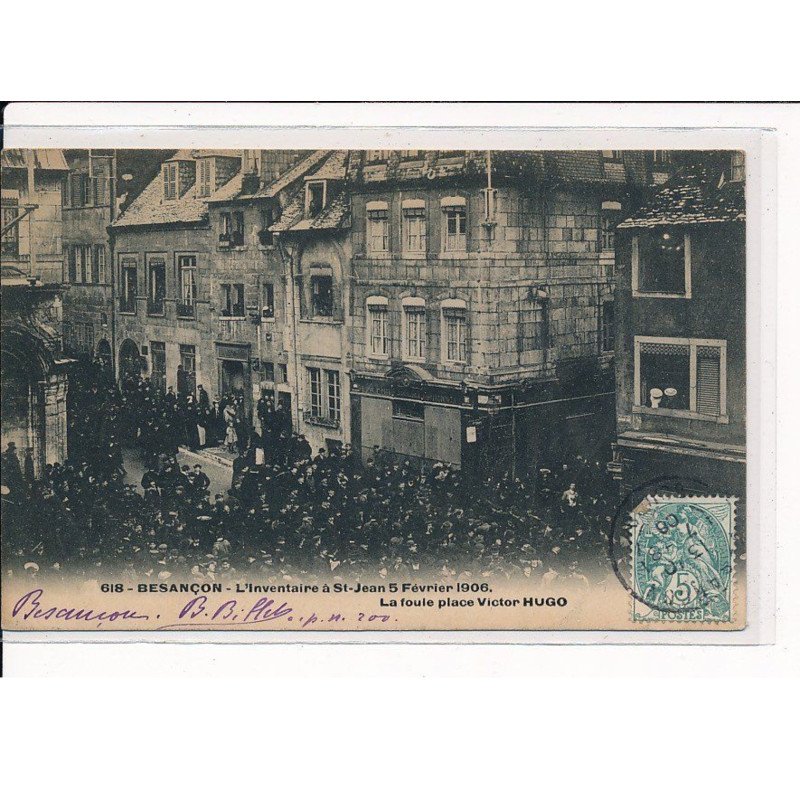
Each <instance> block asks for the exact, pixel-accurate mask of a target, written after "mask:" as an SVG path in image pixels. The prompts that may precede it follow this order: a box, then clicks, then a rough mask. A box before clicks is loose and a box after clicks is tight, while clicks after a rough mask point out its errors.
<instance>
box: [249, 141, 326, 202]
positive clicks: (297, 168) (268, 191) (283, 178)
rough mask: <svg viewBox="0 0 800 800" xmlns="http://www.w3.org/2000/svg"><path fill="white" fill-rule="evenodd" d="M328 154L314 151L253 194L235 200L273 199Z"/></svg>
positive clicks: (323, 151) (324, 151) (322, 151)
mask: <svg viewBox="0 0 800 800" xmlns="http://www.w3.org/2000/svg"><path fill="white" fill-rule="evenodd" d="M330 152H331V151H330V150H315V151H314V152H313V153H312V154H311V155H310V156H306V157H305V158H301V159H300V161H298V162H297V163H296V164H295V165H294V166H292V167H290V168H289V169H288V170H286V172H284V173H283V174H282V175H279V176H278V177H277V178H276V179H275V180H274V181H273V182H272V183H270V184H268V185H267V186H263V187H261V188H260V189H259V190H258V191H257V192H253V193H252V194H240V195H239V196H238V197H237V198H236V199H237V200H251V199H258V198H268V197H275V196H276V195H277V194H278V193H279V192H282V191H283V190H284V189H286V188H287V187H289V186H291V184H292V183H293V182H294V181H296V180H299V179H300V178H302V177H303V175H304V174H305V173H306V172H308V171H309V170H312V169H314V167H316V166H317V165H318V164H319V163H320V162H321V161H322V160H323V159H324V158H325V157H326V156H328V155H329V154H330Z"/></svg>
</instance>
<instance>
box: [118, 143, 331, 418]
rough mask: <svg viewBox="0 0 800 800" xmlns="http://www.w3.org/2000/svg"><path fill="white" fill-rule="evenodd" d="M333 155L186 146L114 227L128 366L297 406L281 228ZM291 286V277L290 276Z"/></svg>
mask: <svg viewBox="0 0 800 800" xmlns="http://www.w3.org/2000/svg"><path fill="white" fill-rule="evenodd" d="M326 155H327V151H319V152H316V153H308V152H303V151H296V150H263V151H236V152H231V151H211V150H198V151H190V150H184V151H180V152H178V153H176V154H174V155H172V156H171V157H170V158H167V159H166V160H164V162H163V163H162V165H161V170H160V173H159V174H158V175H157V176H156V177H155V178H154V179H153V180H152V181H151V183H150V184H149V185H148V186H147V187H146V188H145V189H144V191H142V193H141V194H140V195H139V196H137V197H135V198H134V199H133V200H132V202H130V204H129V206H128V207H127V208H126V209H125V210H124V211H123V212H122V213H121V214H120V216H119V217H118V219H117V220H116V221H115V222H114V223H113V225H112V226H111V229H112V231H113V234H114V235H113V244H114V252H115V257H116V261H117V264H116V269H117V276H116V279H117V284H116V291H115V294H116V298H117V300H116V311H115V322H116V339H117V348H118V355H119V372H120V376H121V377H124V375H125V374H126V373H129V372H132V373H133V374H136V375H138V374H140V373H141V372H142V371H143V372H144V374H146V375H148V376H149V377H150V378H151V380H152V381H153V383H154V384H155V385H156V386H157V387H158V388H159V389H166V388H167V387H169V386H172V387H173V388H174V389H175V390H176V391H177V392H179V393H181V392H192V391H194V389H195V388H196V387H197V386H198V385H200V384H202V385H203V386H204V388H205V389H206V391H207V392H208V393H209V395H210V397H211V398H212V399H213V398H214V397H215V396H222V395H224V394H227V393H229V392H241V393H242V395H243V397H244V400H245V404H246V406H247V408H248V410H249V411H250V410H252V407H253V404H254V401H255V400H256V399H257V398H258V397H259V395H260V394H261V393H262V392H263V393H266V394H269V393H271V394H272V395H273V396H274V399H275V401H276V403H277V402H281V401H282V402H283V403H284V405H285V406H287V410H290V409H291V408H292V406H293V402H292V397H293V390H292V384H291V380H290V376H289V369H290V368H289V355H288V353H289V349H290V340H289V339H287V334H286V321H287V318H286V314H287V308H289V307H290V305H291V304H290V302H288V303H287V300H286V297H285V293H286V286H287V283H286V272H285V269H284V256H283V255H282V254H281V251H280V250H279V248H278V246H277V242H276V240H275V238H274V236H273V233H272V232H271V231H270V227H271V226H272V225H273V223H275V222H276V221H277V220H278V219H279V218H280V216H281V209H282V207H284V206H286V205H287V204H289V202H290V198H291V197H292V196H293V194H292V193H293V192H295V191H296V190H297V187H298V186H302V185H303V176H304V173H305V172H306V171H308V170H310V169H313V168H314V167H315V165H316V164H318V163H319V162H320V161H321V160H322V159H323V158H324V157H325V156H326ZM288 285H289V286H291V284H288Z"/></svg>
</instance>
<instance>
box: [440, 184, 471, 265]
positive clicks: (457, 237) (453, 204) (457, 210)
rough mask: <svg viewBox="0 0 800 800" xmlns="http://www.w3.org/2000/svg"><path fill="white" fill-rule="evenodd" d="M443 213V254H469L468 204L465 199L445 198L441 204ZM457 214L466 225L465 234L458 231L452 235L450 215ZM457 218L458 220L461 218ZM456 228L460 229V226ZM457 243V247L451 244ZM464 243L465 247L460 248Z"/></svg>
mask: <svg viewBox="0 0 800 800" xmlns="http://www.w3.org/2000/svg"><path fill="white" fill-rule="evenodd" d="M440 207H441V211H442V242H441V252H442V253H443V254H444V253H447V254H451V255H452V254H455V255H462V254H464V253H466V252H467V247H468V242H467V229H468V221H467V203H466V200H465V199H464V198H463V197H457V198H456V197H445V198H444V199H443V200H442V201H441V204H440ZM451 214H457V215H459V217H460V218H461V219H463V223H464V231H463V233H460V232H458V230H457V231H456V233H454V234H451V233H450V215H451ZM459 217H457V219H458V218H459ZM456 227H457V228H458V227H459V225H458V223H456ZM454 241H455V242H456V246H453V245H452V244H451V243H452V242H454ZM462 243H463V246H459V245H461V244H462Z"/></svg>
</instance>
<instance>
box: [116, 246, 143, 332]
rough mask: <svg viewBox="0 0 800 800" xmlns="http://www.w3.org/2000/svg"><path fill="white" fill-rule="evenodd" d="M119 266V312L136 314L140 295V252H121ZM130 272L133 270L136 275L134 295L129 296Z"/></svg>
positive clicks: (134, 275)
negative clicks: (128, 277) (128, 276)
mask: <svg viewBox="0 0 800 800" xmlns="http://www.w3.org/2000/svg"><path fill="white" fill-rule="evenodd" d="M118 266H119V285H120V296H119V303H120V305H119V313H120V314H128V315H131V316H135V315H136V310H137V299H138V297H139V254H138V253H119V254H118ZM128 272H132V273H133V277H134V279H133V296H132V297H129V296H128V280H127V275H126V273H128ZM123 306H124V308H123ZM128 309H130V310H128Z"/></svg>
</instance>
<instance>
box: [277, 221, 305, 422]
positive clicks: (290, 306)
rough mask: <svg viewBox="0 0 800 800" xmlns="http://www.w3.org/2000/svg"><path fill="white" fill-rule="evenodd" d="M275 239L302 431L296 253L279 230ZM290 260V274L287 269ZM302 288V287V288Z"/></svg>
mask: <svg viewBox="0 0 800 800" xmlns="http://www.w3.org/2000/svg"><path fill="white" fill-rule="evenodd" d="M275 241H276V243H277V245H278V253H279V254H280V257H281V262H282V263H283V273H284V279H285V280H286V289H285V293H286V299H287V301H288V302H287V304H286V306H287V315H286V317H287V319H286V321H287V323H288V324H289V326H290V331H291V337H292V353H291V358H292V372H294V380H293V381H292V384H291V385H292V388H293V389H294V404H293V408H292V415H293V416H294V421H295V427H294V429H295V431H297V432H298V433H299V432H300V400H301V398H302V395H301V391H300V365H299V362H298V357H297V313H296V308H295V274H294V253H293V252H292V253H289V252H288V251H287V250H286V245H285V244H284V241H283V237H282V236H281V234H280V233H279V232H278V233H276V234H275ZM287 262H288V267H289V270H288V275H287V271H286V267H287ZM301 290H302V289H301Z"/></svg>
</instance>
